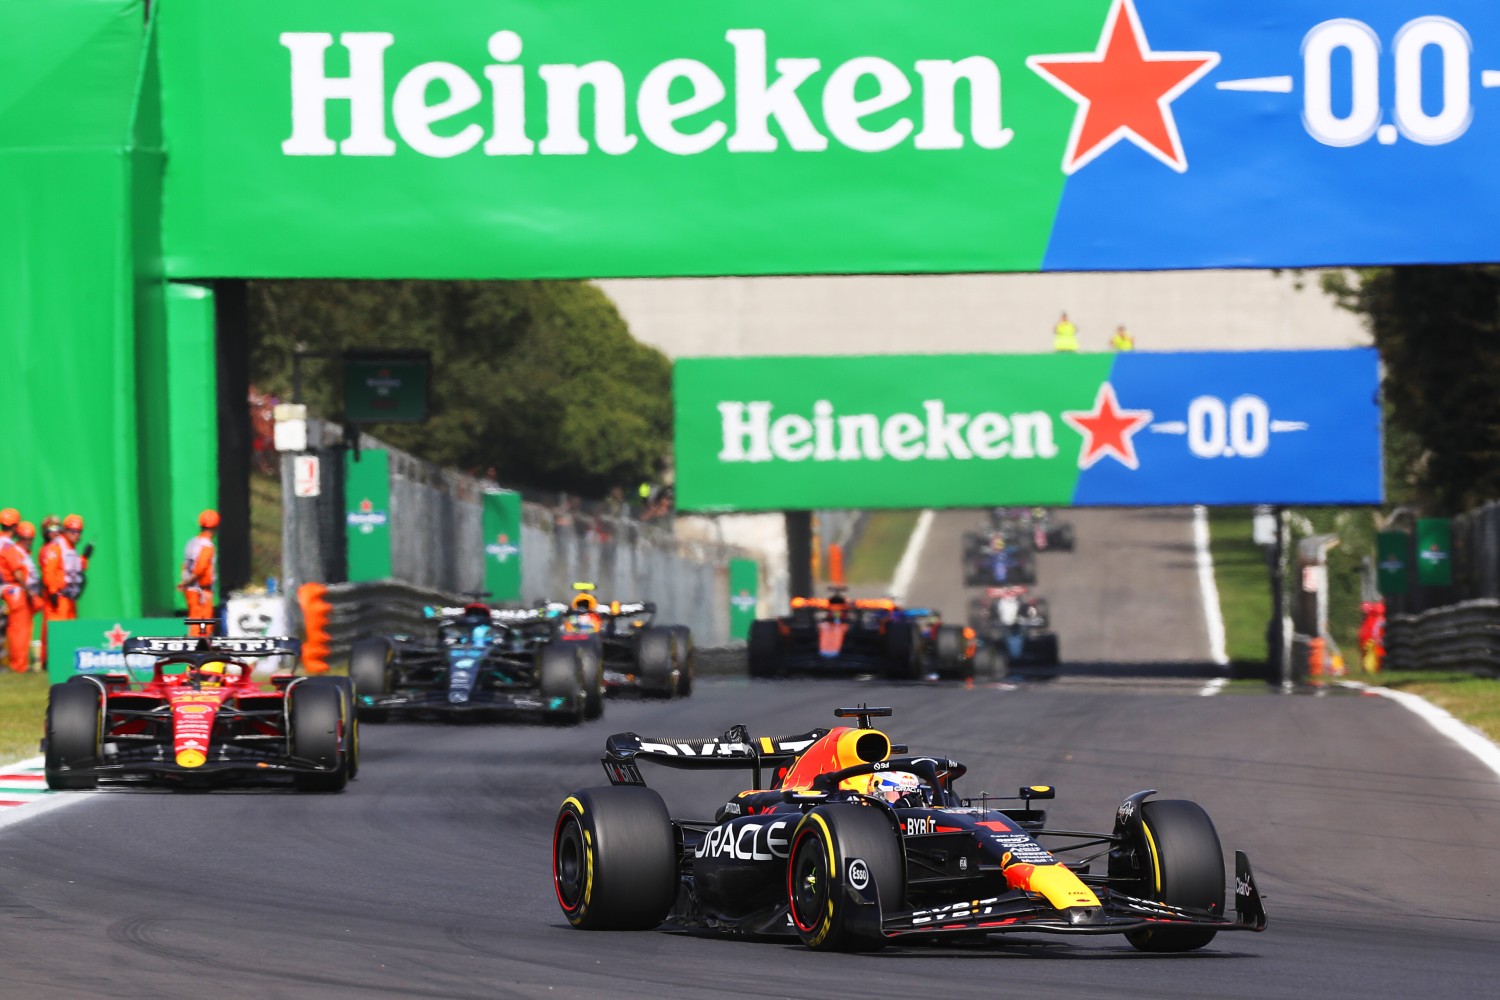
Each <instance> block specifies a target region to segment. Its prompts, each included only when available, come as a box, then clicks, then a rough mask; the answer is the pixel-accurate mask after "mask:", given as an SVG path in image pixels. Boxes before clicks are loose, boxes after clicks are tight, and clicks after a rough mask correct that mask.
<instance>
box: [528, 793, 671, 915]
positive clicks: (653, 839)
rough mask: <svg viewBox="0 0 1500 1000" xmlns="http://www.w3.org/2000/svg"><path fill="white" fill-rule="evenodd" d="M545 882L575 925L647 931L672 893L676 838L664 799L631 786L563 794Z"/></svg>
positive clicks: (665, 908) (668, 905)
mask: <svg viewBox="0 0 1500 1000" xmlns="http://www.w3.org/2000/svg"><path fill="white" fill-rule="evenodd" d="M552 881H553V885H554V887H555V888H556V890H557V903H558V905H559V906H561V907H562V911H563V915H564V916H565V917H567V918H568V923H570V924H572V925H573V926H574V927H577V928H579V929H580V930H591V931H632V930H649V929H651V928H652V927H655V926H657V925H658V924H660V923H661V922H662V921H663V920H665V919H666V918H667V912H668V911H669V910H670V909H671V908H672V903H673V901H674V900H675V899H676V898H677V882H678V875H677V843H676V837H675V835H674V833H673V830H672V820H671V818H670V817H669V816H668V815H667V806H666V803H664V802H663V801H662V798H661V796H660V795H658V794H657V793H656V792H654V791H652V790H651V789H649V788H644V787H640V786H635V785H619V786H606V787H601V788H585V789H582V790H580V791H577V792H574V793H573V794H572V795H570V796H568V797H567V798H566V799H564V800H563V804H562V808H561V809H560V810H559V811H558V814H557V825H556V826H555V827H554V828H553V832H552Z"/></svg>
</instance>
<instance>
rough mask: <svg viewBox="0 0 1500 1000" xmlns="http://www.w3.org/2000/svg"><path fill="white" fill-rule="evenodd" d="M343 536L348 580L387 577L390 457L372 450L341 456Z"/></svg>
mask: <svg viewBox="0 0 1500 1000" xmlns="http://www.w3.org/2000/svg"><path fill="white" fill-rule="evenodd" d="M344 511H345V516H344V524H345V528H344V534H345V537H346V538H348V540H349V580H350V582H351V583H360V582H363V581H368V580H388V579H390V576H391V457H390V455H388V454H387V453H386V452H385V451H383V450H381V449H379V448H374V449H366V450H365V451H362V452H360V453H359V459H358V461H356V460H355V457H354V454H353V453H352V452H346V453H345V454H344Z"/></svg>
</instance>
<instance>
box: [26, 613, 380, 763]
mask: <svg viewBox="0 0 1500 1000" xmlns="http://www.w3.org/2000/svg"><path fill="white" fill-rule="evenodd" d="M301 647H302V644H301V642H299V641H298V640H296V639H289V638H230V637H223V636H194V637H170V638H145V637H141V638H130V639H126V640H125V645H124V652H125V653H126V654H143V655H149V656H153V657H155V658H156V662H155V665H154V667H153V670H152V676H151V679H150V680H149V681H146V682H145V683H135V682H133V681H132V680H131V677H130V675H129V674H128V673H127V674H87V675H81V676H77V677H71V678H69V679H68V680H67V681H66V682H64V683H62V684H54V685H52V688H51V690H50V691H49V692H48V696H47V722H46V736H45V738H44V739H43V741H42V751H43V754H44V767H45V773H46V776H47V786H48V787H49V788H54V789H81V788H94V787H96V786H97V785H98V784H99V782H100V781H101V780H103V781H135V782H166V783H170V784H175V785H178V786H182V787H188V786H194V787H201V786H208V785H213V784H228V783H233V782H246V781H257V782H264V781H266V780H267V779H286V778H290V779H291V783H292V784H293V785H295V787H296V788H298V789H299V790H302V791H312V792H337V791H340V790H342V789H343V788H344V786H345V785H346V784H347V783H348V781H349V780H350V779H351V778H353V777H354V776H355V775H356V774H357V773H358V772H359V724H358V722H357V721H356V719H355V714H354V706H353V694H354V692H353V689H352V687H351V686H350V685H349V681H348V678H345V677H326V676H315V677H307V676H295V675H293V674H276V675H273V676H272V677H271V683H270V684H269V685H268V686H263V685H261V684H259V683H257V682H256V681H255V680H254V676H253V670H252V667H251V661H252V660H253V659H254V658H256V657H262V656H287V655H290V656H296V655H298V654H299V653H300V652H301Z"/></svg>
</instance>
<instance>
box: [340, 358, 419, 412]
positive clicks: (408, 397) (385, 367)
mask: <svg viewBox="0 0 1500 1000" xmlns="http://www.w3.org/2000/svg"><path fill="white" fill-rule="evenodd" d="M431 367H432V361H431V358H430V356H429V353H428V352H427V351H347V352H345V354H344V419H345V420H346V421H349V422H351V423H360V424H391V423H402V424H420V423H423V422H424V421H426V420H427V410H428V406H427V383H428V374H429V370H430V369H431Z"/></svg>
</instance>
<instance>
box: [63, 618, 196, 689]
mask: <svg viewBox="0 0 1500 1000" xmlns="http://www.w3.org/2000/svg"><path fill="white" fill-rule="evenodd" d="M185 634H186V627H185V626H184V625H183V624H182V619H181V618H78V619H75V620H73V621H66V622H50V623H48V625H47V679H48V680H49V681H51V682H52V683H53V684H61V683H62V682H63V681H65V680H67V679H68V678H69V677H72V676H73V675H75V674H114V673H129V674H130V676H131V679H132V680H137V681H144V680H149V679H150V677H151V671H152V669H153V666H154V664H155V660H154V659H153V658H152V657H150V656H135V655H131V656H126V655H125V654H124V653H123V652H121V651H120V650H121V647H122V646H124V645H125V640H126V639H129V638H131V637H132V636H135V637H140V636H148V635H155V636H177V635H185Z"/></svg>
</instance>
